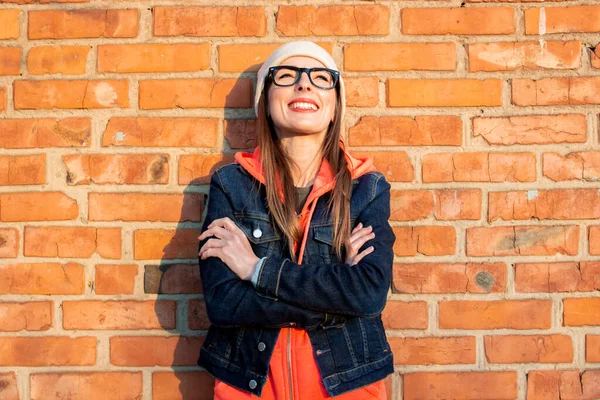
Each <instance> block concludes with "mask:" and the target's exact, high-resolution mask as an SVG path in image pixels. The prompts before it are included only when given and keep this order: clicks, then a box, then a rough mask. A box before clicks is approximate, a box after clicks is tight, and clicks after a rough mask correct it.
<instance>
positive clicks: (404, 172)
mask: <svg viewBox="0 0 600 400" xmlns="http://www.w3.org/2000/svg"><path fill="white" fill-rule="evenodd" d="M352 156H354V157H356V158H359V159H360V158H371V159H372V160H373V164H374V165H375V168H376V169H377V171H379V172H381V173H382V174H383V175H384V176H385V179H386V180H387V181H388V182H412V181H413V180H414V178H415V171H414V167H413V165H412V163H411V161H410V159H409V158H408V154H406V152H403V151H392V152H383V151H381V152H379V151H377V152H373V151H353V152H352Z"/></svg>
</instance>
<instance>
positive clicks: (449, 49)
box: [344, 43, 456, 71]
mask: <svg viewBox="0 0 600 400" xmlns="http://www.w3.org/2000/svg"><path fill="white" fill-rule="evenodd" d="M455 69H456V44H454V43H354V44H347V45H346V46H345V47H344V70H345V71H407V70H431V71H454V70H455Z"/></svg>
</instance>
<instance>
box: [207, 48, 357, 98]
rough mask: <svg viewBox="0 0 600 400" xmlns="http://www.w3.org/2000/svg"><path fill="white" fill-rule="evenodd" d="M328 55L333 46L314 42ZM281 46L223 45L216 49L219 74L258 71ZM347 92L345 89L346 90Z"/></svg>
mask: <svg viewBox="0 0 600 400" xmlns="http://www.w3.org/2000/svg"><path fill="white" fill-rule="evenodd" d="M316 43H317V44H318V45H319V46H321V47H323V48H324V49H325V50H326V51H327V52H329V53H330V54H331V53H332V52H333V44H332V43H326V42H316ZM280 46H281V43H256V44H223V45H219V47H218V56H219V71H220V72H254V71H258V69H259V68H260V66H261V65H262V63H263V62H264V61H265V60H266V59H267V57H269V55H270V54H271V53H272V52H273V51H274V50H276V49H277V48H278V47H280ZM346 90H347V88H346Z"/></svg>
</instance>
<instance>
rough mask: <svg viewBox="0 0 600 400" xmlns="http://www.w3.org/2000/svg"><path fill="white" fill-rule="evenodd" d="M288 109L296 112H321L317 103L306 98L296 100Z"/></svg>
mask: <svg viewBox="0 0 600 400" xmlns="http://www.w3.org/2000/svg"><path fill="white" fill-rule="evenodd" d="M288 107H289V108H290V109H291V110H292V111H295V112H314V111H317V110H319V105H318V104H317V102H316V101H314V100H312V99H309V98H306V97H301V98H297V99H294V100H293V101H292V102H291V103H290V104H288Z"/></svg>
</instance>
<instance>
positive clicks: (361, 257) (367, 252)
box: [350, 246, 375, 265]
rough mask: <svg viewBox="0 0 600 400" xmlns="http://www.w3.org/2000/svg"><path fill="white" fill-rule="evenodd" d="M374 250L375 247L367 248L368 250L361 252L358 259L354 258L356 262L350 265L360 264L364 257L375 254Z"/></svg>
mask: <svg viewBox="0 0 600 400" xmlns="http://www.w3.org/2000/svg"><path fill="white" fill-rule="evenodd" d="M373 250H375V247H373V246H369V247H367V248H366V249H364V250H363V251H361V252H360V253H359V254H358V255H357V256H356V257H354V260H352V264H350V265H356V264H358V263H359V262H360V260H362V259H363V257H365V256H367V255H369V254H371V253H372V252H373Z"/></svg>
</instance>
